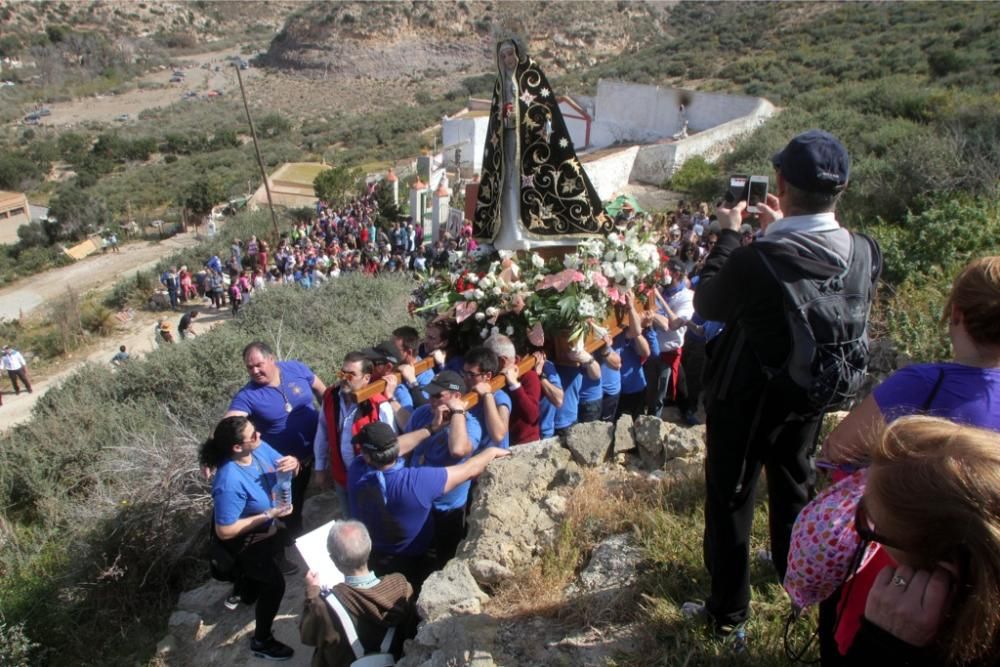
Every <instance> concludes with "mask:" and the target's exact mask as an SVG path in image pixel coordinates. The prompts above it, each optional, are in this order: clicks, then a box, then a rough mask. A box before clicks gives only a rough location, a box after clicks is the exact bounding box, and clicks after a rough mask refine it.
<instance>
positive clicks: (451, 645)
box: [396, 584, 497, 667]
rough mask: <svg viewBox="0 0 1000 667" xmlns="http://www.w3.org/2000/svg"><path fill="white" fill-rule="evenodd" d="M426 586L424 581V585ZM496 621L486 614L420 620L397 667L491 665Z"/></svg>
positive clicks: (472, 666) (478, 666)
mask: <svg viewBox="0 0 1000 667" xmlns="http://www.w3.org/2000/svg"><path fill="white" fill-rule="evenodd" d="M424 585H425V586H426V584H424ZM496 633H497V620H496V619H495V618H493V617H491V616H487V615H486V614H476V615H473V616H451V617H444V618H441V619H439V620H438V621H435V622H433V623H423V624H421V626H420V629H419V630H418V631H417V636H416V637H414V638H413V639H410V640H407V642H406V645H405V649H404V650H405V653H406V655H405V656H404V657H403V659H402V660H400V661H399V662H397V663H396V664H397V665H399V667H466V666H468V667H494V665H495V663H494V662H493V656H492V655H491V654H490V653H489V649H491V648H492V647H493V646H494V644H495V642H496Z"/></svg>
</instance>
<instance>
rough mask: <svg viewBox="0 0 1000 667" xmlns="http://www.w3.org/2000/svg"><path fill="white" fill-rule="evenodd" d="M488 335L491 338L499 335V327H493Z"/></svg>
mask: <svg viewBox="0 0 1000 667" xmlns="http://www.w3.org/2000/svg"><path fill="white" fill-rule="evenodd" d="M490 335H491V336H499V335H500V327H493V328H492V329H490Z"/></svg>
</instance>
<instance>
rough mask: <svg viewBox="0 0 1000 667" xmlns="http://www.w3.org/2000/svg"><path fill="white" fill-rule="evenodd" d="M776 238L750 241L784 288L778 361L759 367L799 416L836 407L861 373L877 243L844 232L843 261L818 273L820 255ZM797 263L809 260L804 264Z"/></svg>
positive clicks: (857, 386) (853, 390) (851, 393)
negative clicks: (796, 251)
mask: <svg viewBox="0 0 1000 667" xmlns="http://www.w3.org/2000/svg"><path fill="white" fill-rule="evenodd" d="M781 245H782V243H781V242H780V241H774V242H772V241H764V242H759V243H754V244H753V247H754V248H756V249H757V251H758V252H757V254H758V255H759V256H760V258H761V261H762V262H763V264H764V266H765V267H767V270H768V271H769V272H770V273H771V275H772V276H774V279H775V280H776V281H777V282H778V284H779V285H780V286H781V289H782V292H783V293H784V301H785V308H784V312H785V319H786V322H787V324H788V332H789V335H790V338H791V351H790V352H789V355H788V357H787V358H786V359H785V361H784V363H783V364H782V365H781V366H778V367H766V368H765V369H764V371H765V373H766V374H767V375H768V377H769V378H770V380H771V382H772V383H776V384H778V385H780V386H781V389H782V391H783V392H788V393H787V395H789V396H795V397H796V398H797V401H796V403H797V404H796V409H797V412H799V413H801V414H803V415H817V414H822V413H823V412H826V411H828V410H837V409H841V408H844V407H846V406H847V405H848V404H849V403H850V402H851V401H852V400H853V399H855V398H856V397H857V395H858V392H859V391H860V390H861V387H862V385H863V384H864V382H865V378H866V375H867V372H868V357H869V344H868V316H869V313H870V311H871V303H872V297H873V295H874V291H875V279H876V277H877V275H878V267H879V266H880V264H881V262H880V257H881V255H880V252H879V250H878V246H877V245H876V244H875V242H874V241H872V240H871V239H870V238H868V237H867V236H865V235H864V234H851V256H850V260H849V261H848V263H847V266H846V268H844V269H843V270H836V271H827V272H826V273H827V275H825V276H824V275H823V273H824V272H823V271H822V270H821V269H822V263H821V262H819V261H818V260H808V259H807V260H803V258H802V257H800V256H799V255H793V254H791V253H787V252H781V251H780V249H779V248H780V246H781ZM768 246H770V247H771V248H774V247H775V246H779V248H774V250H771V249H769V248H768ZM804 263H805V264H811V265H812V266H811V267H807V269H806V270H804V269H803V265H804ZM817 267H819V268H820V270H816V271H813V276H817V275H818V276H820V277H810V275H809V273H810V272H809V270H808V269H809V268H812V269H816V268H817Z"/></svg>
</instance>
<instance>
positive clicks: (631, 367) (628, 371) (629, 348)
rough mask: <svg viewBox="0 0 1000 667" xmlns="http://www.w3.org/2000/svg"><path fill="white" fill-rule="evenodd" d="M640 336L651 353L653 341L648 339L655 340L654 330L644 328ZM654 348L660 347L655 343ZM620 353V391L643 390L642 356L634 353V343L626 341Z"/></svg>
mask: <svg viewBox="0 0 1000 667" xmlns="http://www.w3.org/2000/svg"><path fill="white" fill-rule="evenodd" d="M642 337H643V338H645V339H646V342H648V343H649V346H650V351H651V352H650V354H652V349H653V343H651V342H650V339H652V340H653V341H656V332H655V331H653V330H652V328H649V329H646V330H645V331H643V332H642ZM656 349H657V350H659V349H660V348H659V345H657V347H656ZM621 355H622V368H621V373H622V393H623V394H637V393H639V392H640V391H645V390H646V375H645V373H643V372H642V357H640V356H639V355H638V354H636V351H635V345H634V344H633V343H632V341H628V343H627V344H626V345H625V349H624V350H622V352H621Z"/></svg>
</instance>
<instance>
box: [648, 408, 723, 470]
mask: <svg viewBox="0 0 1000 667" xmlns="http://www.w3.org/2000/svg"><path fill="white" fill-rule="evenodd" d="M633 431H634V433H635V442H636V444H637V445H638V449H639V456H640V458H641V459H642V462H643V464H644V465H645V466H646V467H647V468H649V469H652V470H656V469H659V468H662V467H663V464H664V463H666V462H667V461H670V460H671V459H675V458H679V457H681V458H690V457H697V456H700V454H701V452H703V451H704V443H705V427H704V426H682V425H680V424H673V423H671V422H666V421H663V420H661V419H657V418H656V417H652V416H649V415H643V416H641V417H639V419H637V420H636V422H635V426H634V428H633Z"/></svg>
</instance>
